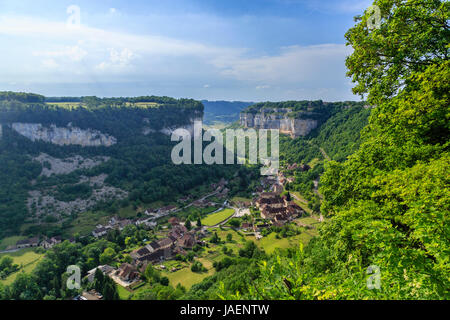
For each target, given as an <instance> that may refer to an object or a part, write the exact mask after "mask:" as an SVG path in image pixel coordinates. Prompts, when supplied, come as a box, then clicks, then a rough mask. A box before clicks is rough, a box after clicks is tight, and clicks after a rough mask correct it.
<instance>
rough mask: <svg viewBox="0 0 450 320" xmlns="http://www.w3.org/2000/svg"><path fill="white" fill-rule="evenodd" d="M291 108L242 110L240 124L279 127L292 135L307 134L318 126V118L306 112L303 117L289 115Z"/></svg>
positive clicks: (265, 127) (255, 126)
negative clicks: (253, 111) (256, 110)
mask: <svg viewBox="0 0 450 320" xmlns="http://www.w3.org/2000/svg"><path fill="white" fill-rule="evenodd" d="M290 112H291V110H290V109H263V110H261V111H260V112H257V113H247V112H242V113H241V114H240V124H241V125H242V126H243V127H245V128H255V129H278V130H280V133H282V134H288V135H290V136H292V137H299V136H306V135H307V134H309V133H310V132H311V131H312V130H313V129H315V128H317V126H318V124H319V122H318V120H317V119H308V114H309V113H308V112H304V113H303V115H302V118H301V119H298V118H295V117H291V116H289V114H290Z"/></svg>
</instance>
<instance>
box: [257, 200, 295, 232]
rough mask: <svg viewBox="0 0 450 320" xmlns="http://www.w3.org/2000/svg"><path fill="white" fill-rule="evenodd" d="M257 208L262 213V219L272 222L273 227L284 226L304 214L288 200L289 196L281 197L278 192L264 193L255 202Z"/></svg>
mask: <svg viewBox="0 0 450 320" xmlns="http://www.w3.org/2000/svg"><path fill="white" fill-rule="evenodd" d="M254 204H255V206H256V207H257V208H258V209H259V210H260V212H261V218H263V219H266V220H271V221H272V224H273V225H276V226H283V225H284V224H286V223H287V222H288V221H292V220H293V219H294V218H297V217H299V216H301V215H303V214H304V211H303V209H302V208H300V207H299V206H298V205H297V204H296V203H295V202H294V201H290V200H288V197H287V196H282V197H280V194H279V193H277V192H263V193H261V194H260V196H259V198H258V199H256V201H255V203H254Z"/></svg>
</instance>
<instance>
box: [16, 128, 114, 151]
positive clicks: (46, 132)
mask: <svg viewBox="0 0 450 320" xmlns="http://www.w3.org/2000/svg"><path fill="white" fill-rule="evenodd" d="M11 127H12V129H13V130H15V131H16V132H18V133H19V134H21V135H23V136H24V137H27V138H28V139H30V140H31V141H37V140H38V141H39V140H40V141H44V142H49V143H53V144H56V145H60V146H64V145H80V146H83V147H99V146H105V147H110V146H112V145H114V144H116V143H117V140H116V138H114V137H113V136H110V135H107V134H104V133H101V132H100V131H97V130H91V129H88V130H82V129H80V128H76V127H72V126H71V125H68V126H67V127H56V126H55V125H50V126H49V127H45V126H43V125H42V124H40V123H20V122H15V123H13V124H12V125H11Z"/></svg>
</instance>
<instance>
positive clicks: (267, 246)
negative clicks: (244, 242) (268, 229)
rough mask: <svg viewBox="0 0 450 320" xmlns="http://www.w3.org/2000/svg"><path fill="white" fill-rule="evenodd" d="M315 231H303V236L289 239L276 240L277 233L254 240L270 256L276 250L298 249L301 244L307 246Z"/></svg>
mask: <svg viewBox="0 0 450 320" xmlns="http://www.w3.org/2000/svg"><path fill="white" fill-rule="evenodd" d="M315 234H316V233H315V231H303V232H302V233H301V234H299V235H296V236H294V237H289V238H281V239H277V238H276V233H271V234H269V235H268V236H266V237H264V238H262V239H261V240H256V239H255V240H253V241H255V243H256V244H257V245H258V246H259V247H260V248H261V249H264V251H265V252H266V253H268V254H271V253H273V252H275V250H276V249H286V248H292V247H296V246H298V245H299V244H300V242H301V243H303V245H304V246H305V245H307V244H308V242H309V240H311V238H312V237H313V236H314V235H315Z"/></svg>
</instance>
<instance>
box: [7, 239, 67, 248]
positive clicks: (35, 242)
mask: <svg viewBox="0 0 450 320" xmlns="http://www.w3.org/2000/svg"><path fill="white" fill-rule="evenodd" d="M62 241H63V239H62V238H61V237H60V236H56V237H51V238H47V237H44V238H43V239H41V238H40V237H33V238H29V239H24V240H19V241H17V242H16V245H15V246H10V247H8V248H7V250H15V249H24V248H35V247H42V248H44V249H51V248H53V247H54V246H55V245H57V244H59V243H61V242H62ZM69 241H70V242H72V243H73V242H75V240H74V239H73V238H71V239H69Z"/></svg>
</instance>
